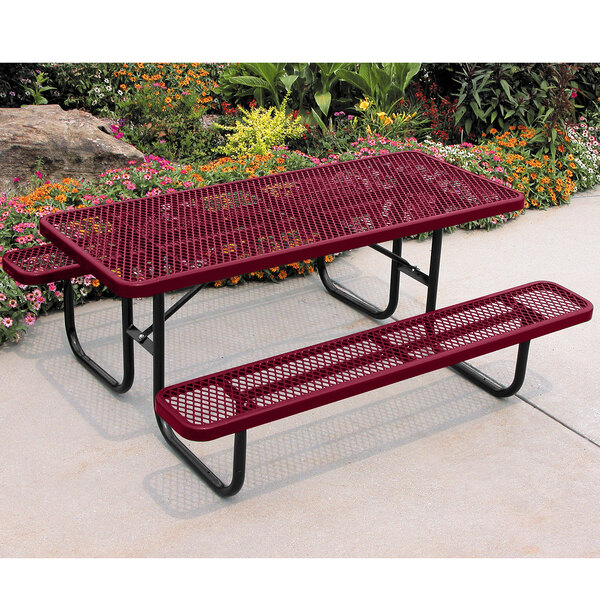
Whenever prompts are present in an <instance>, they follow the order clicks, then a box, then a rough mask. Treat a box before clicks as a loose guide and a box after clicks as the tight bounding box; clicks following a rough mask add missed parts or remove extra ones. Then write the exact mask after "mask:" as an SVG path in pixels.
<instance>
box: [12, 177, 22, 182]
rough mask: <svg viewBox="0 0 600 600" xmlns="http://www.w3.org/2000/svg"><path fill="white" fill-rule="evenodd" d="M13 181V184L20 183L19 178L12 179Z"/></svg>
mask: <svg viewBox="0 0 600 600" xmlns="http://www.w3.org/2000/svg"><path fill="white" fill-rule="evenodd" d="M13 181H14V182H15V183H17V182H18V181H21V179H20V178H19V177H15V178H14V179H13Z"/></svg>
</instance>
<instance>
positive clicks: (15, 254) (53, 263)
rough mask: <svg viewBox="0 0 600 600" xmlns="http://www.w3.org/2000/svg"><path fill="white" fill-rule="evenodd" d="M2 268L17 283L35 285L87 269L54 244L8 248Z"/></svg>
mask: <svg viewBox="0 0 600 600" xmlns="http://www.w3.org/2000/svg"><path fill="white" fill-rule="evenodd" d="M2 268H3V269H4V271H6V273H8V274H9V275H10V276H11V277H12V278H13V279H14V280H15V281H18V282H19V283H24V284H29V285H36V284H40V283H50V282H52V281H61V280H62V279H70V278H71V277H79V276H80V275H85V274H86V273H87V271H86V270H85V269H84V268H83V267H81V266H80V265H79V264H77V263H76V262H75V261H74V260H73V259H71V258H70V257H69V256H67V255H66V254H65V253H64V252H63V251H62V250H59V249H58V248H57V247H56V246H55V245H54V244H42V245H41V246H33V247H31V248H19V249H16V250H9V251H8V252H6V253H5V254H4V256H3V257H2Z"/></svg>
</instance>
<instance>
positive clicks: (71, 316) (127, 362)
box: [64, 280, 134, 394]
mask: <svg viewBox="0 0 600 600" xmlns="http://www.w3.org/2000/svg"><path fill="white" fill-rule="evenodd" d="M64 295H65V309H64V310H65V330H66V333H67V340H68V341H69V346H71V350H72V351H73V354H74V355H75V357H76V358H77V360H78V361H79V362H80V363H81V364H82V365H83V366H84V367H85V368H86V369H87V370H88V371H89V372H90V373H91V374H92V375H94V376H95V377H96V378H97V379H99V380H100V381H101V382H102V383H104V384H105V385H107V386H108V387H109V388H110V389H111V390H113V391H114V392H118V393H120V394H123V393H125V392H126V391H127V390H129V389H130V388H131V386H132V385H133V378H134V360H133V340H132V339H131V337H130V336H129V335H128V334H127V329H128V328H129V327H130V326H131V325H132V324H133V301H132V300H131V298H121V336H122V340H123V379H122V380H121V381H120V382H119V381H117V380H116V379H115V378H114V377H113V376H112V375H111V374H110V373H107V372H106V371H105V370H104V369H103V368H102V367H101V366H100V365H99V364H98V363H96V362H95V361H94V360H93V359H91V358H90V357H89V356H88V355H87V354H86V353H85V351H84V350H83V347H82V346H81V343H80V342H79V338H78V336H77V328H76V326H75V300H74V297H73V286H72V284H71V281H70V280H66V281H65V282H64Z"/></svg>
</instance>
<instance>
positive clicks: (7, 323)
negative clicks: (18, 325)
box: [2, 317, 13, 329]
mask: <svg viewBox="0 0 600 600" xmlns="http://www.w3.org/2000/svg"><path fill="white" fill-rule="evenodd" d="M12 324H13V320H12V319H11V318H10V317H5V318H4V319H2V325H4V327H6V329H8V328H9V327H12Z"/></svg>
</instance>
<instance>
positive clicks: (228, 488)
mask: <svg viewBox="0 0 600 600" xmlns="http://www.w3.org/2000/svg"><path fill="white" fill-rule="evenodd" d="M152 302H153V304H152V331H153V340H152V341H153V349H152V361H153V375H152V381H153V392H154V396H153V397H154V398H156V394H157V393H158V392H159V391H160V390H161V389H162V388H163V387H164V384H165V300H164V294H157V295H156V296H154V298H153V301H152ZM155 415H156V421H157V423H158V428H159V429H160V432H161V433H162V435H163V437H164V438H165V440H166V442H167V443H168V444H169V446H170V447H171V448H172V449H173V450H174V451H175V452H176V453H177V454H178V455H179V456H180V457H181V458H182V459H183V460H184V461H185V462H186V463H187V464H188V465H189V466H190V467H191V468H192V469H193V471H194V472H195V473H196V474H197V475H198V476H199V477H200V478H201V479H202V480H203V481H204V482H205V483H206V484H207V485H208V486H209V487H210V488H211V489H212V490H213V491H214V492H215V493H216V494H218V495H219V496H222V497H226V496H233V495H234V494H237V493H238V492H239V491H240V489H241V488H242V486H243V484H244V479H245V475H246V431H240V432H238V433H236V434H235V439H234V445H233V475H232V479H231V483H229V485H226V484H225V483H223V482H222V481H221V480H220V479H219V477H217V475H215V474H214V473H213V472H212V471H211V470H210V469H209V468H208V467H207V466H206V465H205V464H204V463H203V462H202V461H201V460H200V459H199V458H198V457H197V456H196V455H195V454H194V453H193V452H192V451H191V450H190V449H189V448H188V447H187V446H186V445H185V444H184V443H183V442H182V441H181V440H180V439H179V438H178V437H177V435H176V434H175V432H174V431H173V429H172V428H171V426H170V425H169V424H168V423H167V422H166V421H165V420H164V419H162V418H161V417H160V416H159V415H157V414H156V413H155Z"/></svg>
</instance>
